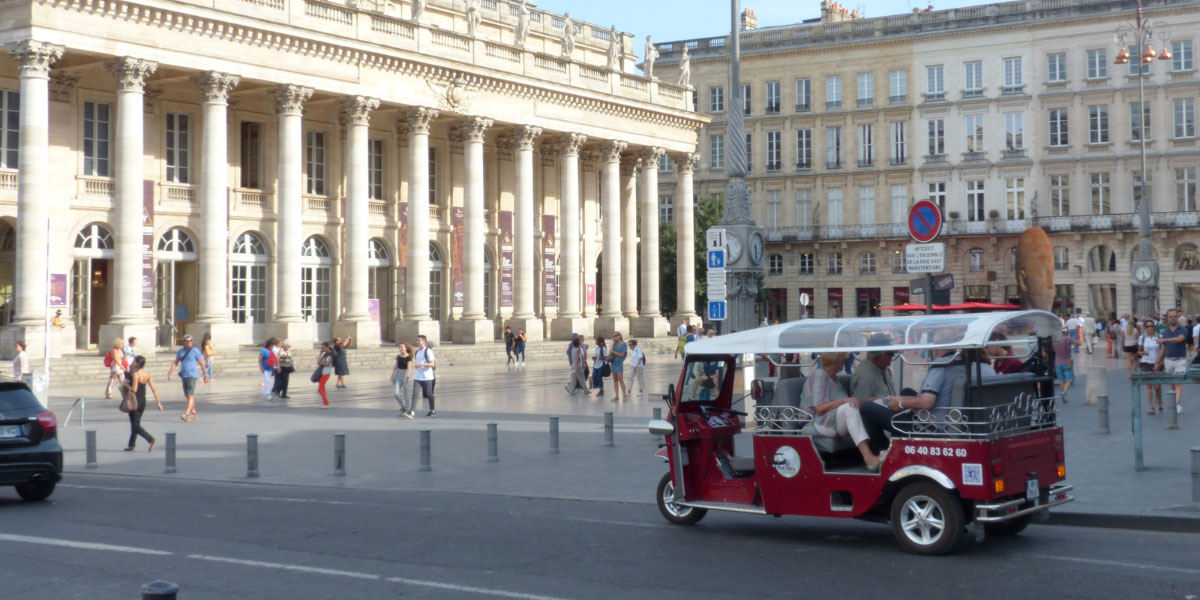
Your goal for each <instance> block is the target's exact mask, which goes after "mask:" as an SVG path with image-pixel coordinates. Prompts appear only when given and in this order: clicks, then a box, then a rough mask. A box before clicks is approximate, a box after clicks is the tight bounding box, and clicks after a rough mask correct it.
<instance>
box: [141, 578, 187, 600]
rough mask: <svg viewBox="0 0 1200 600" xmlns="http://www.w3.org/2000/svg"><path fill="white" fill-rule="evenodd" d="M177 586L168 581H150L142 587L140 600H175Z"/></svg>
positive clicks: (177, 590)
mask: <svg viewBox="0 0 1200 600" xmlns="http://www.w3.org/2000/svg"><path fill="white" fill-rule="evenodd" d="M178 593H179V586H177V585H175V584H173V583H171V582H169V581H162V580H159V581H151V582H150V583H147V584H146V585H143V586H142V600H175V595H176V594H178Z"/></svg>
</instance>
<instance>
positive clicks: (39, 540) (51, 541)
mask: <svg viewBox="0 0 1200 600" xmlns="http://www.w3.org/2000/svg"><path fill="white" fill-rule="evenodd" d="M0 541H3V542H20V543H25V544H40V545H43V546H62V547H65V548H77V549H80V550H101V551H104V552H127V553H130V554H149V555H152V556H171V555H173V554H175V553H174V552H167V551H165V550H150V549H147V548H134V547H132V546H114V545H112V544H97V543H93V542H77V541H75V540H62V539H57V538H44V537H35V536H31V535H14V534H11V533H0Z"/></svg>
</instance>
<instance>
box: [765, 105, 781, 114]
mask: <svg viewBox="0 0 1200 600" xmlns="http://www.w3.org/2000/svg"><path fill="white" fill-rule="evenodd" d="M766 114H768V115H777V114H779V105H778V104H768V105H767V110H766Z"/></svg>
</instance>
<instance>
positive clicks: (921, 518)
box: [900, 496, 946, 546]
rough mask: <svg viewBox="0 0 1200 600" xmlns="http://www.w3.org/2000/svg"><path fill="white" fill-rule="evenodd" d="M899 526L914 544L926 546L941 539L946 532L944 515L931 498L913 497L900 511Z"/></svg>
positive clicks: (939, 506)
mask: <svg viewBox="0 0 1200 600" xmlns="http://www.w3.org/2000/svg"><path fill="white" fill-rule="evenodd" d="M900 526H901V528H902V529H903V530H904V535H905V536H907V537H908V539H909V540H910V541H912V542H913V543H914V544H920V545H922V546H928V545H930V544H933V543H935V542H937V541H938V539H940V538H941V537H942V533H943V532H944V531H945V530H946V515H945V513H943V512H942V507H941V505H939V504H938V503H937V502H934V501H933V499H932V498H930V497H928V496H913V497H912V498H909V499H908V501H907V502H905V503H904V508H903V509H901V511H900Z"/></svg>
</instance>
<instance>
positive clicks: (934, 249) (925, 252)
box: [904, 242, 946, 273]
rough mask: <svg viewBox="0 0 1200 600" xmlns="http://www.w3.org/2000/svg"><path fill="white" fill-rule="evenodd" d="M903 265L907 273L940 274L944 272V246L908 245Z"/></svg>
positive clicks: (931, 244)
mask: <svg viewBox="0 0 1200 600" xmlns="http://www.w3.org/2000/svg"><path fill="white" fill-rule="evenodd" d="M904 264H905V267H906V268H907V269H908V272H909V273H941V272H942V271H945V270H946V244H944V243H942V242H934V243H930V244H908V245H906V246H904Z"/></svg>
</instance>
